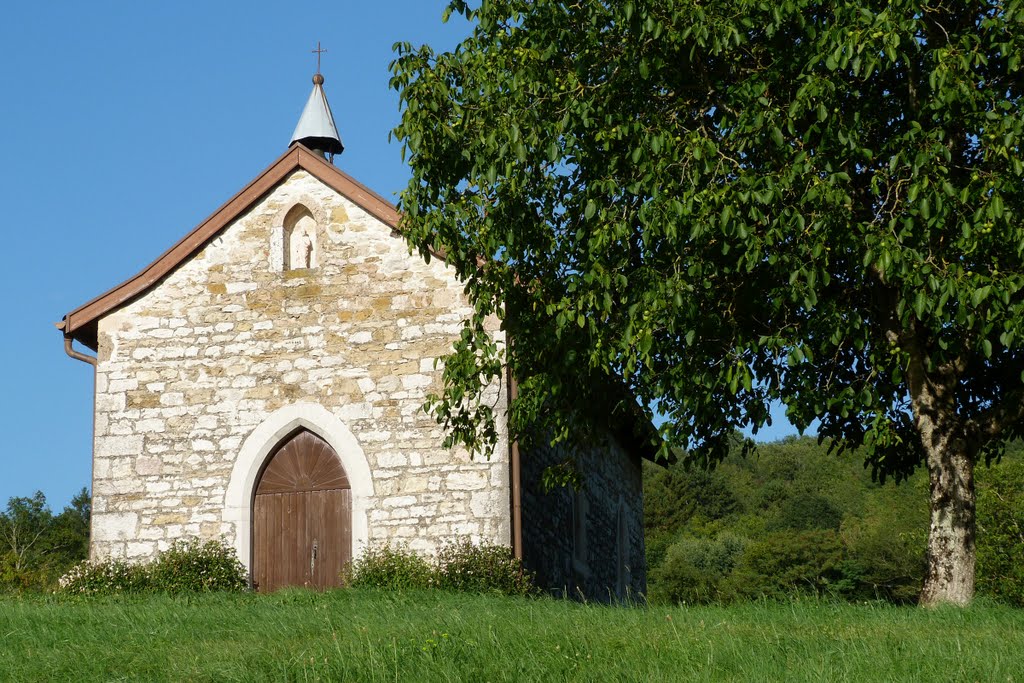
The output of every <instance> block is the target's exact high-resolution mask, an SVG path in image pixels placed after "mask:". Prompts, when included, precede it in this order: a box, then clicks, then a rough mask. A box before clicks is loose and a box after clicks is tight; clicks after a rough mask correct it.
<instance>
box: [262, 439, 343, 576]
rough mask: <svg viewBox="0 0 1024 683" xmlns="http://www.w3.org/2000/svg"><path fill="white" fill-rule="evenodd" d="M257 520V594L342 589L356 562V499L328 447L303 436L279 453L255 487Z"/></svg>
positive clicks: (338, 461)
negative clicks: (353, 558)
mask: <svg viewBox="0 0 1024 683" xmlns="http://www.w3.org/2000/svg"><path fill="white" fill-rule="evenodd" d="M338 484H343V486H338ZM252 518H253V528H252V539H253V582H254V584H255V585H256V587H257V589H258V590H260V591H261V592H270V591H274V590H277V589H278V588H283V587H285V586H307V587H310V588H317V589H324V588H329V587H334V586H339V585H341V578H340V574H341V570H342V568H343V567H344V565H345V564H346V563H348V562H349V561H350V560H351V556H352V495H351V490H350V489H349V488H348V478H347V476H346V475H345V471H344V469H343V468H342V467H341V460H340V458H338V456H337V454H336V453H335V452H334V450H333V449H332V448H331V447H330V446H329V445H328V444H327V443H326V442H325V441H323V440H322V439H320V438H319V437H317V436H316V435H314V434H312V433H310V432H306V431H301V432H298V433H297V434H296V435H294V436H293V437H292V438H291V439H289V440H287V441H286V442H284V443H283V444H282V445H281V446H279V447H278V449H277V450H276V451H275V453H274V455H273V456H272V457H271V460H270V462H269V463H268V464H267V466H266V468H265V469H264V472H263V475H261V477H260V480H259V482H258V483H257V485H256V495H255V496H254V501H253V517H252Z"/></svg>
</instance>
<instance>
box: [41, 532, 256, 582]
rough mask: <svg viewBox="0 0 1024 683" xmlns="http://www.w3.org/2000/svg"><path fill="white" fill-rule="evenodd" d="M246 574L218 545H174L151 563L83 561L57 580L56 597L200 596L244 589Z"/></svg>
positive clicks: (192, 542)
mask: <svg viewBox="0 0 1024 683" xmlns="http://www.w3.org/2000/svg"><path fill="white" fill-rule="evenodd" d="M248 586H249V576H248V574H247V573H246V571H245V567H244V566H243V565H242V563H241V562H239V560H238V556H237V555H236V554H235V551H234V549H233V548H231V547H229V546H228V545H226V544H225V543H224V542H222V541H206V542H201V541H198V540H195V539H193V540H188V541H177V542H175V543H174V545H172V546H171V547H170V548H168V549H167V550H165V551H164V552H162V553H161V554H160V555H159V556H158V557H157V559H156V560H155V561H153V562H152V563H149V564H133V563H130V562H126V561H124V560H102V561H100V562H82V563H80V564H77V565H75V566H74V567H72V568H71V569H70V570H69V571H68V572H67V573H66V574H65V575H64V576H62V577H61V578H60V583H59V586H58V588H57V592H59V593H68V594H98V593H142V592H147V591H150V592H165V593H199V592H211V591H233V592H238V591H243V590H246V589H247V588H248Z"/></svg>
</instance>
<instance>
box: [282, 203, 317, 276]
mask: <svg viewBox="0 0 1024 683" xmlns="http://www.w3.org/2000/svg"><path fill="white" fill-rule="evenodd" d="M316 266H317V259H316V221H315V220H313V217H312V216H311V215H309V214H308V213H307V214H305V215H303V216H302V217H300V218H299V219H298V220H297V221H295V225H294V226H292V229H291V230H290V231H289V232H288V269H289V270H296V269H300V268H316Z"/></svg>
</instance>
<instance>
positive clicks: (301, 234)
mask: <svg viewBox="0 0 1024 683" xmlns="http://www.w3.org/2000/svg"><path fill="white" fill-rule="evenodd" d="M326 225H327V214H326V213H325V212H324V209H323V207H322V206H321V205H320V202H318V201H317V200H315V199H313V198H312V197H309V196H307V195H303V196H301V197H299V198H297V199H295V200H293V201H291V202H289V203H288V204H287V205H286V206H284V207H283V208H282V209H281V210H280V211H278V212H277V215H276V216H275V217H274V220H273V223H272V224H271V229H270V269H271V270H272V271H275V272H282V271H287V270H306V269H312V268H317V267H318V266H319V264H320V246H321V243H322V241H323V238H324V229H325V226H326Z"/></svg>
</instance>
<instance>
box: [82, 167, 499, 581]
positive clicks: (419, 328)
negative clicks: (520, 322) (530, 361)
mask: <svg viewBox="0 0 1024 683" xmlns="http://www.w3.org/2000/svg"><path fill="white" fill-rule="evenodd" d="M296 214H298V215H299V219H296V220H301V221H303V222H301V223H296V225H298V226H299V227H298V228H296V227H295V226H290V225H289V221H290V220H292V219H291V218H290V217H291V216H295V215H296ZM314 224H315V226H314ZM311 226H314V227H311ZM296 231H297V232H296ZM292 233H295V234H300V233H301V239H302V240H303V242H302V243H301V244H300V246H299V247H296V246H295V243H294V239H293V238H292V237H291V236H290V235H291V234H292ZM310 240H311V241H312V244H307V242H308V241H310ZM300 252H301V253H300ZM297 254H298V255H297ZM300 260H301V261H302V262H301V263H300V264H299V265H300V266H304V265H306V264H307V263H308V264H310V265H312V266H313V267H309V268H304V267H299V268H292V269H289V263H292V264H293V265H294V264H295V262H296V261H300ZM462 289H463V288H462V285H461V284H460V283H459V282H458V281H457V279H456V278H455V276H454V274H453V272H452V271H451V270H450V269H449V268H447V267H446V266H445V265H444V264H443V263H442V262H441V261H440V260H437V259H435V260H432V261H431V262H430V263H429V264H428V263H425V262H424V261H423V260H422V259H421V258H420V257H419V256H418V255H415V254H413V255H410V254H409V251H408V248H407V246H406V243H405V242H404V240H402V239H401V238H399V237H397V236H396V235H395V234H394V233H393V230H392V229H391V228H390V227H389V226H387V225H385V224H384V223H382V222H381V221H379V220H377V219H376V218H374V217H373V216H371V215H370V214H368V213H367V212H366V211H364V210H363V209H362V208H360V207H359V206H358V205H357V204H355V203H353V202H352V201H349V200H348V199H347V198H345V197H343V196H342V195H341V194H339V193H338V192H336V191H335V190H333V189H331V188H330V187H328V186H327V185H325V184H324V183H322V182H320V181H319V180H318V179H317V178H315V177H314V176H312V175H310V174H309V173H307V172H306V171H304V170H301V169H300V170H296V171H294V172H293V173H291V174H290V175H289V176H288V177H287V178H286V179H285V181H284V182H282V183H280V184H278V185H277V186H276V187H274V188H273V189H272V190H271V191H270V192H269V194H267V195H265V196H264V197H262V198H261V199H260V200H258V201H257V202H256V203H255V204H254V205H253V206H252V207H251V208H250V209H249V210H248V211H246V212H245V213H243V214H242V215H241V216H240V217H238V218H237V219H236V220H234V221H233V222H231V223H230V224H229V225H228V226H227V227H226V228H225V229H224V230H222V231H221V232H220V233H219V234H218V235H217V236H216V237H215V238H214V239H213V240H212V241H210V242H209V243H207V244H206V246H205V247H204V248H203V249H202V250H201V251H200V252H199V253H198V254H197V255H195V256H194V257H192V258H191V259H189V260H187V261H185V262H184V263H182V264H181V265H180V266H178V267H177V268H176V269H174V270H173V271H172V272H171V273H170V274H168V275H167V276H166V277H164V279H163V280H162V281H160V282H159V283H158V284H156V285H155V286H153V287H152V288H151V289H149V290H148V291H147V292H146V293H145V294H144V295H142V296H141V297H140V298H138V299H136V300H134V301H132V302H131V303H129V304H128V305H125V306H123V307H121V308H119V309H116V310H114V311H113V312H111V313H109V314H106V315H105V316H104V317H102V318H100V320H99V326H98V340H97V342H98V363H97V367H96V406H95V408H96V424H95V444H94V469H93V528H92V555H93V557H94V558H102V557H108V556H114V557H126V558H131V559H147V558H151V557H152V556H153V555H154V554H155V553H157V552H158V551H159V550H161V549H164V548H166V547H167V546H168V545H169V544H170V543H171V542H172V541H174V540H175V539H179V538H186V537H201V538H224V539H225V540H227V541H228V542H229V543H231V544H234V546H235V547H236V548H238V549H239V551H240V555H241V556H242V559H243V561H245V562H246V563H248V560H249V557H248V543H249V540H248V535H249V529H248V517H247V515H248V509H249V500H250V498H249V497H250V496H251V494H252V490H251V488H250V489H249V490H246V486H247V485H248V483H247V482H250V481H251V480H252V479H253V477H255V476H256V475H255V472H256V470H258V468H259V466H260V463H259V462H257V461H256V460H258V458H260V457H263V456H264V455H265V454H266V453H267V452H268V451H269V449H270V448H272V447H273V445H274V443H273V440H274V439H278V438H280V437H282V436H284V434H283V433H281V432H282V431H287V430H288V429H291V428H293V427H295V426H296V425H299V426H306V427H308V428H310V429H312V430H314V431H317V432H319V433H321V435H322V436H325V438H328V440H331V437H330V434H328V433H325V432H330V433H333V434H334V437H333V441H332V445H333V446H334V447H335V449H336V450H338V451H339V455H340V456H341V457H342V460H343V461H344V462H345V463H346V467H347V469H357V470H360V469H361V470H365V473H364V475H363V476H362V477H358V476H357V477H356V479H357V480H359V481H361V482H362V488H361V489H360V488H359V487H358V486H357V484H356V483H354V484H353V496H354V518H353V526H354V529H355V531H354V535H355V537H356V538H357V539H358V540H359V541H360V542H361V543H366V542H369V543H374V542H382V541H385V540H395V541H400V542H405V543H408V545H409V546H410V547H411V548H413V549H415V550H419V551H422V552H424V553H430V552H432V551H433V550H434V548H435V547H436V545H437V544H438V543H439V542H440V541H442V540H445V539H447V538H451V537H454V536H461V537H470V538H472V539H475V540H477V541H487V542H491V543H501V544H507V543H509V539H510V528H509V506H510V503H509V500H510V498H509V496H510V486H509V466H508V447H507V443H504V440H503V442H502V443H500V444H499V445H498V447H497V449H496V451H495V453H494V455H493V457H491V458H490V459H489V460H485V461H477V462H474V461H471V460H470V459H469V457H468V456H467V455H466V454H465V453H463V452H458V451H455V452H453V451H450V450H448V449H445V448H443V447H442V446H441V443H442V440H443V437H444V434H443V432H442V430H441V428H440V427H439V426H438V425H437V424H436V423H435V422H434V420H433V419H432V418H431V417H430V416H429V415H427V414H426V413H424V412H423V410H422V406H423V402H424V398H425V396H426V395H427V394H428V393H429V392H430V391H432V390H436V389H437V388H438V387H439V386H440V379H441V369H440V368H439V367H435V361H436V359H438V358H440V357H441V356H443V355H445V354H446V353H447V352H448V351H449V350H450V348H451V344H452V341H453V339H454V338H455V337H457V336H458V334H459V333H460V331H461V325H462V321H463V320H464V319H465V318H466V317H467V315H468V314H469V312H470V308H469V306H468V304H467V302H466V300H465V296H464V294H463V291H462ZM499 338H500V335H499ZM493 391H494V392H495V395H494V402H495V405H496V410H497V412H498V414H502V412H503V407H504V405H503V404H504V399H505V392H504V390H503V387H494V389H493ZM296 406H299V408H296ZM289 411H290V412H289ZM275 416H276V417H275ZM318 416H319V417H318ZM278 417H279V418H280V419H277V418H278ZM285 418H287V419H285ZM275 419H277V422H275ZM327 423H330V424H327ZM268 425H272V426H268ZM331 430H334V431H333V432H331ZM263 441H266V443H263ZM240 454H241V455H240ZM243 456H244V458H248V459H249V460H250V461H249V462H241V459H243ZM352 474H353V473H352V472H351V471H350V476H352ZM357 474H358V473H357ZM233 498H234V499H233ZM360 530H362V531H361V532H360ZM355 550H356V552H357V553H358V552H359V548H358V547H357V548H356V549H355Z"/></svg>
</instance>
